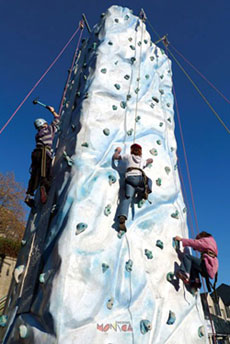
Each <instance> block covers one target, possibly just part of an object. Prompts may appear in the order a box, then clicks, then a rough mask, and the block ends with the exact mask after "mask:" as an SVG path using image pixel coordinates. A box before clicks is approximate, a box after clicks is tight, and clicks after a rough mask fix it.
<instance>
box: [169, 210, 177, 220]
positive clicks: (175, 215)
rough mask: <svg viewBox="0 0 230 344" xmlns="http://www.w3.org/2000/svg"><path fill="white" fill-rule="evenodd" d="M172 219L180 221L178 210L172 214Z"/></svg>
mask: <svg viewBox="0 0 230 344" xmlns="http://www.w3.org/2000/svg"><path fill="white" fill-rule="evenodd" d="M171 217H172V218H173V219H177V220H178V219H179V211H178V210H176V211H175V213H172V214H171Z"/></svg>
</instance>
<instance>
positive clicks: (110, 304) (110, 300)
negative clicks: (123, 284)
mask: <svg viewBox="0 0 230 344" xmlns="http://www.w3.org/2000/svg"><path fill="white" fill-rule="evenodd" d="M113 304H114V298H113V297H111V299H109V300H108V302H107V304H106V306H107V308H108V309H112V308H113Z"/></svg>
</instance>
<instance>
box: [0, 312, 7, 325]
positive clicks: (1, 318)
mask: <svg viewBox="0 0 230 344" xmlns="http://www.w3.org/2000/svg"><path fill="white" fill-rule="evenodd" d="M7 321H8V316H7V315H5V314H3V315H1V316H0V327H5V326H6V324H7Z"/></svg>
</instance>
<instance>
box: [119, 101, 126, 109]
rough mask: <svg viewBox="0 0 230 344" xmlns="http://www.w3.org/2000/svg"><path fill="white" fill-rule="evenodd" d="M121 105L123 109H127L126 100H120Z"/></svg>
mask: <svg viewBox="0 0 230 344" xmlns="http://www.w3.org/2000/svg"><path fill="white" fill-rule="evenodd" d="M120 107H121V108H122V109H125V108H126V102H124V101H122V102H120Z"/></svg>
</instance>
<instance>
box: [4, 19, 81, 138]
mask: <svg viewBox="0 0 230 344" xmlns="http://www.w3.org/2000/svg"><path fill="white" fill-rule="evenodd" d="M79 30H80V25H79V27H78V28H77V30H76V31H75V32H74V33H73V35H72V36H71V37H70V39H69V40H68V42H67V43H66V44H65V46H64V47H63V48H62V50H61V51H60V53H59V54H58V55H57V56H56V57H55V59H54V61H53V62H52V63H51V64H50V66H49V67H48V68H47V70H46V71H45V72H44V73H43V74H42V76H41V77H40V79H39V80H38V81H37V82H36V84H35V85H34V86H33V87H32V88H31V90H30V91H29V93H28V94H27V95H26V96H25V98H24V99H23V100H22V102H21V103H20V104H19V105H18V107H17V109H16V110H15V111H14V113H13V114H12V115H11V116H10V118H9V119H8V121H7V122H6V123H5V124H4V125H3V127H2V128H1V130H0V134H1V133H2V132H3V130H4V129H5V128H6V127H7V125H8V124H9V123H10V122H11V120H12V119H13V118H14V116H15V115H16V113H17V112H18V111H19V110H20V108H21V107H22V105H23V104H24V103H25V101H26V100H27V99H28V98H29V96H30V95H31V93H32V92H33V91H34V90H35V89H36V87H37V86H38V85H39V84H40V82H41V81H42V80H43V79H44V77H45V76H46V74H47V73H48V72H49V71H50V69H51V68H52V67H53V66H54V64H55V63H56V62H57V60H58V59H59V58H60V56H61V55H62V54H63V52H64V51H65V49H66V48H67V47H68V45H69V44H70V43H71V41H72V40H73V38H74V37H75V36H76V34H77V33H78V31H79Z"/></svg>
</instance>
